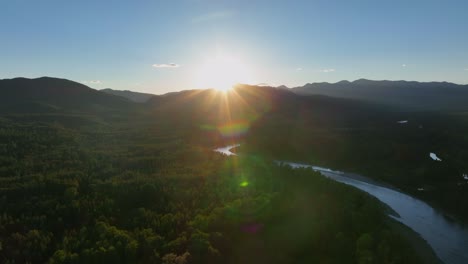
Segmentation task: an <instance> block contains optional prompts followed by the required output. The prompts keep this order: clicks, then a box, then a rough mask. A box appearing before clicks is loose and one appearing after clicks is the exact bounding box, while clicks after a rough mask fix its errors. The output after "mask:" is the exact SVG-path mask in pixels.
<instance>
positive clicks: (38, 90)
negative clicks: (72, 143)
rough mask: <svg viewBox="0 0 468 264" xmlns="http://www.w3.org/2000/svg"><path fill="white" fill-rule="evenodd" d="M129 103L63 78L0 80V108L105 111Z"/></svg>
mask: <svg viewBox="0 0 468 264" xmlns="http://www.w3.org/2000/svg"><path fill="white" fill-rule="evenodd" d="M131 104H132V103H131V102H129V101H128V100H126V99H124V98H121V97H118V96H114V95H110V94H106V93H102V92H99V91H97V90H94V89H92V88H90V87H88V86H86V85H83V84H81V83H77V82H74V81H70V80H66V79H59V78H51V77H41V78H36V79H28V78H14V79H3V80H0V112H30V113H33V112H55V111H59V110H72V111H84V112H86V111H107V110H121V109H125V108H128V107H129V106H130V105H131Z"/></svg>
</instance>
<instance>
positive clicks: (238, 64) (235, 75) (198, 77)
mask: <svg viewBox="0 0 468 264" xmlns="http://www.w3.org/2000/svg"><path fill="white" fill-rule="evenodd" d="M252 75H253V74H252V71H251V70H250V69H249V68H248V67H247V66H246V65H245V64H244V63H243V62H242V61H241V60H240V59H239V58H237V57H233V56H229V55H226V54H220V55H217V56H216V57H214V58H211V59H207V60H206V61H205V62H204V63H203V64H202V65H201V66H200V68H198V70H197V72H196V74H195V87H196V88H214V89H217V90H220V91H227V90H229V89H230V88H232V86H234V85H235V84H237V83H250V82H251V80H252V79H251V78H252Z"/></svg>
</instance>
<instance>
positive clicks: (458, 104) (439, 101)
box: [291, 79, 468, 111]
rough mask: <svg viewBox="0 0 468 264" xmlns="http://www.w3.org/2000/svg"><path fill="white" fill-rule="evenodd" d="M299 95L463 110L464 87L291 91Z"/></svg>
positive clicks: (403, 84)
mask: <svg viewBox="0 0 468 264" xmlns="http://www.w3.org/2000/svg"><path fill="white" fill-rule="evenodd" d="M291 90H292V91H293V92H295V93H297V94H301V95H326V96H332V97H341V98H350V99H359V100H366V101H372V102H376V103H383V104H388V105H393V106H398V107H403V108H405V109H411V110H430V111H467V110H468V104H467V103H466V100H467V99H468V85H458V84H454V83H448V82H408V81H371V80H366V79H359V80H356V81H354V82H348V81H341V82H337V83H308V84H306V85H304V86H302V87H295V88H292V89H291Z"/></svg>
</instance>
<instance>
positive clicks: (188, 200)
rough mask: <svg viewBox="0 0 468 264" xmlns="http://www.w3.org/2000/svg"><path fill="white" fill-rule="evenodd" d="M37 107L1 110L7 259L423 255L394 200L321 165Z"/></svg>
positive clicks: (0, 241) (408, 258)
mask: <svg viewBox="0 0 468 264" xmlns="http://www.w3.org/2000/svg"><path fill="white" fill-rule="evenodd" d="M30 119H31V117H30V116H29V117H28V116H27V115H14V116H13V115H11V116H8V118H2V119H1V120H0V142H1V144H0V168H1V171H0V174H1V177H0V194H1V197H0V208H1V209H2V210H1V211H2V212H1V215H0V262H2V263H44V262H48V263H179V264H182V263H419V262H420V260H419V258H418V256H417V255H416V253H415V252H414V251H413V249H412V247H411V246H410V245H409V244H408V242H406V240H405V239H404V238H403V237H402V236H401V235H400V234H399V233H398V232H396V231H395V230H394V228H392V227H391V225H390V221H392V220H390V219H389V218H388V217H387V216H386V213H387V211H388V209H386V208H385V207H383V205H382V204H380V203H379V202H378V201H377V200H376V199H374V198H372V197H370V196H369V195H367V194H365V193H363V192H361V191H358V190H356V189H354V188H352V187H349V186H346V185H344V184H340V183H337V182H334V181H332V180H329V179H326V178H324V177H322V176H321V175H319V174H318V173H317V172H313V171H312V170H308V169H300V170H293V169H291V168H289V167H280V166H277V165H274V162H272V160H268V159H265V158H262V157H261V156H255V155H246V156H238V157H227V156H223V155H221V154H220V153H215V152H214V151H212V148H210V147H205V146H204V144H196V139H194V138H193V137H192V136H190V135H191V134H189V133H187V131H185V130H184V129H181V128H177V127H172V126H171V125H169V124H168V123H159V124H157V123H151V124H145V123H139V122H138V121H133V122H132V121H128V120H130V119H131V118H129V119H128V120H127V121H126V122H114V123H111V122H98V121H97V120H98V119H95V118H94V117H92V116H91V117H90V116H85V115H82V116H79V115H63V116H54V115H50V116H48V115H44V116H42V118H40V117H38V116H34V117H33V119H34V120H36V121H31V120H30ZM41 119H42V121H37V120H41ZM48 119H50V120H53V121H50V120H49V121H48Z"/></svg>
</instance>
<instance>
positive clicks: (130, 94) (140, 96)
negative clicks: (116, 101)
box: [99, 88, 156, 103]
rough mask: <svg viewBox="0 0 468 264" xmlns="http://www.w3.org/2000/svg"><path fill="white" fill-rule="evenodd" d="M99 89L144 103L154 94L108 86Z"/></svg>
mask: <svg viewBox="0 0 468 264" xmlns="http://www.w3.org/2000/svg"><path fill="white" fill-rule="evenodd" d="M99 91H101V92H104V93H107V94H112V95H116V96H120V97H124V98H127V99H128V100H130V101H133V102H135V103H146V102H147V101H148V100H149V99H150V98H151V97H153V96H156V95H154V94H149V93H140V92H134V91H130V90H123V91H121V90H113V89H110V88H106V89H102V90H99Z"/></svg>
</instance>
